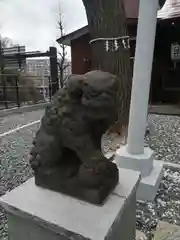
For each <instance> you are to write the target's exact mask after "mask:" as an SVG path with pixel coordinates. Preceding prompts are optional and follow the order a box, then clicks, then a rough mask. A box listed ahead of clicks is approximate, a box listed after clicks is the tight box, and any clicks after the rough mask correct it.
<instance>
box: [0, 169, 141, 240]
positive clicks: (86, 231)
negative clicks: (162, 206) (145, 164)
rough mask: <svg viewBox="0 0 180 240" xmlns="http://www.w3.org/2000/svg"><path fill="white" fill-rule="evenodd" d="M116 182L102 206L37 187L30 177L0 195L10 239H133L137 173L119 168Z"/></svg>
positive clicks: (138, 177)
mask: <svg viewBox="0 0 180 240" xmlns="http://www.w3.org/2000/svg"><path fill="white" fill-rule="evenodd" d="M119 179H120V183H119V185H118V186H117V187H116V188H115V189H114V191H113V192H112V193H111V195H110V196H109V197H108V199H107V201H106V202H105V204H104V205H103V206H96V205H92V204H89V203H86V202H83V201H79V200H77V199H75V198H72V197H69V196H66V195H63V194H59V193H56V192H53V191H50V190H45V189H42V188H40V187H37V186H36V185H35V184H34V178H32V179H30V180H29V181H27V182H26V183H24V184H23V185H21V186H20V187H17V188H16V189H14V190H13V191H11V192H9V193H7V194H6V195H5V196H3V197H2V198H1V199H0V202H1V204H2V205H3V207H4V208H5V210H6V212H7V215H8V229H9V230H8V231H9V235H10V239H11V240H21V239H22V240H24V239H26V240H40V239H43V240H49V239H51V240H80V239H82V240H83V239H86V240H105V239H108V240H111V239H112V240H119V239H123V240H132V239H135V225H136V190H137V186H138V184H139V181H140V174H139V173H137V172H134V171H131V170H123V169H121V170H120V171H119Z"/></svg>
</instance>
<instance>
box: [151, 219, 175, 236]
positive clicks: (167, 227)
mask: <svg viewBox="0 0 180 240" xmlns="http://www.w3.org/2000/svg"><path fill="white" fill-rule="evenodd" d="M179 239H180V227H179V226H177V225H173V224H169V223H167V222H160V223H159V225H158V227H157V230H156V233H155V238H154V240H179Z"/></svg>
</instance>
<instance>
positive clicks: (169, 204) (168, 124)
mask: <svg viewBox="0 0 180 240" xmlns="http://www.w3.org/2000/svg"><path fill="white" fill-rule="evenodd" d="M28 114H29V115H28ZM28 114H25V115H24V116H23V117H22V119H23V120H20V117H19V116H18V118H17V116H16V117H15V116H11V117H8V118H6V119H0V132H1V133H2V132H5V131H8V130H9V129H12V128H13V127H15V126H19V125H23V124H27V123H28V122H32V121H36V120H38V119H39V117H40V116H41V114H42V112H39V111H37V112H36V113H33V114H32V113H28ZM1 125H3V126H1ZM148 125H149V129H150V132H151V135H150V139H149V138H148V136H147V139H146V140H147V142H149V144H150V146H151V147H152V148H153V149H154V151H155V153H156V159H158V160H164V161H168V162H174V163H179V162H180V158H179V156H180V154H179V152H180V147H179V145H180V118H179V117H175V116H157V115H150V116H149V118H148ZM38 126H39V124H34V125H32V126H30V127H28V128H25V129H22V130H20V131H18V132H16V133H13V134H11V135H8V136H6V137H4V138H2V139H0V141H1V143H0V145H1V147H0V159H1V162H0V195H3V194H4V193H5V192H6V191H10V190H11V189H13V188H14V187H16V186H18V185H19V184H21V183H23V182H24V181H26V180H27V179H28V178H29V177H31V176H32V172H31V169H30V166H29V164H28V163H27V162H26V159H27V154H28V151H29V149H30V148H31V142H32V138H33V135H34V134H35V132H36V130H37V128H38ZM118 141H119V139H118V137H117V136H115V137H114V136H113V141H112V136H108V137H107V138H106V139H105V142H104V146H105V148H106V149H105V151H106V152H107V151H109V150H110V149H111V148H112V145H113V150H114V149H115V148H116V147H118V145H119V144H118ZM112 142H113V144H112ZM114 146H115V147H114ZM179 183H180V172H173V171H170V170H168V169H167V170H165V171H164V178H163V180H162V182H161V185H160V188H159V191H158V193H157V197H156V199H155V201H154V202H153V203H139V202H138V203H137V228H138V229H140V230H143V231H144V232H145V233H146V234H147V233H148V231H149V230H152V229H155V228H156V225H157V221H158V219H162V220H165V221H168V222H171V223H176V224H178V225H180V187H179V186H178V185H180V184H179ZM0 239H1V240H7V239H8V238H7V225H6V218H5V215H4V212H3V210H2V209H1V208H0Z"/></svg>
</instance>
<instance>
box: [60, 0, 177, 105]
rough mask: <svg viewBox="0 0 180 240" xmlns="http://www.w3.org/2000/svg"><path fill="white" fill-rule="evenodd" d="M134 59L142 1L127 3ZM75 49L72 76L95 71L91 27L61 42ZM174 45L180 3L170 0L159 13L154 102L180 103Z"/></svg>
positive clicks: (153, 85)
mask: <svg viewBox="0 0 180 240" xmlns="http://www.w3.org/2000/svg"><path fill="white" fill-rule="evenodd" d="M124 5H125V11H126V17H127V24H128V31H129V36H130V45H131V57H132V58H133V57H134V54H135V44H136V32H137V21H138V10H139V0H124ZM57 41H58V42H59V43H62V44H65V45H68V46H71V60H72V73H73V74H83V73H85V72H88V71H89V70H91V45H90V44H89V41H90V34H89V30H88V26H85V27H83V28H80V29H78V30H76V31H74V32H72V33H70V34H68V35H66V36H64V37H62V38H59V39H58V40H57ZM172 44H176V47H177V46H178V45H180V0H166V3H165V5H164V7H163V8H162V9H161V10H160V11H159V12H158V24H157V33H156V43H155V54H154V63H153V72H152V81H151V82H152V83H151V93H150V94H151V96H150V99H151V101H153V102H154V103H159V102H162V103H177V102H179V101H180V63H179V60H180V48H179V57H177V58H176V60H173V59H172V54H171V48H172Z"/></svg>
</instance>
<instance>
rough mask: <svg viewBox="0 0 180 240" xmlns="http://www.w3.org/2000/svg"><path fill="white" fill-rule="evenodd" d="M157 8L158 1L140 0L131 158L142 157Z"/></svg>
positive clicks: (132, 103)
mask: <svg viewBox="0 0 180 240" xmlns="http://www.w3.org/2000/svg"><path fill="white" fill-rule="evenodd" d="M158 7H159V1H158V0H140V7H139V20H138V30H137V39H136V52H135V62H134V73H133V85H132V95H131V107H130V118H129V128H128V138H127V151H128V153H130V154H143V153H144V134H145V129H146V122H147V111H148V100H149V89H150V82H151V72H152V62H153V53H154V42H155V34H156V24H157V11H158Z"/></svg>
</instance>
